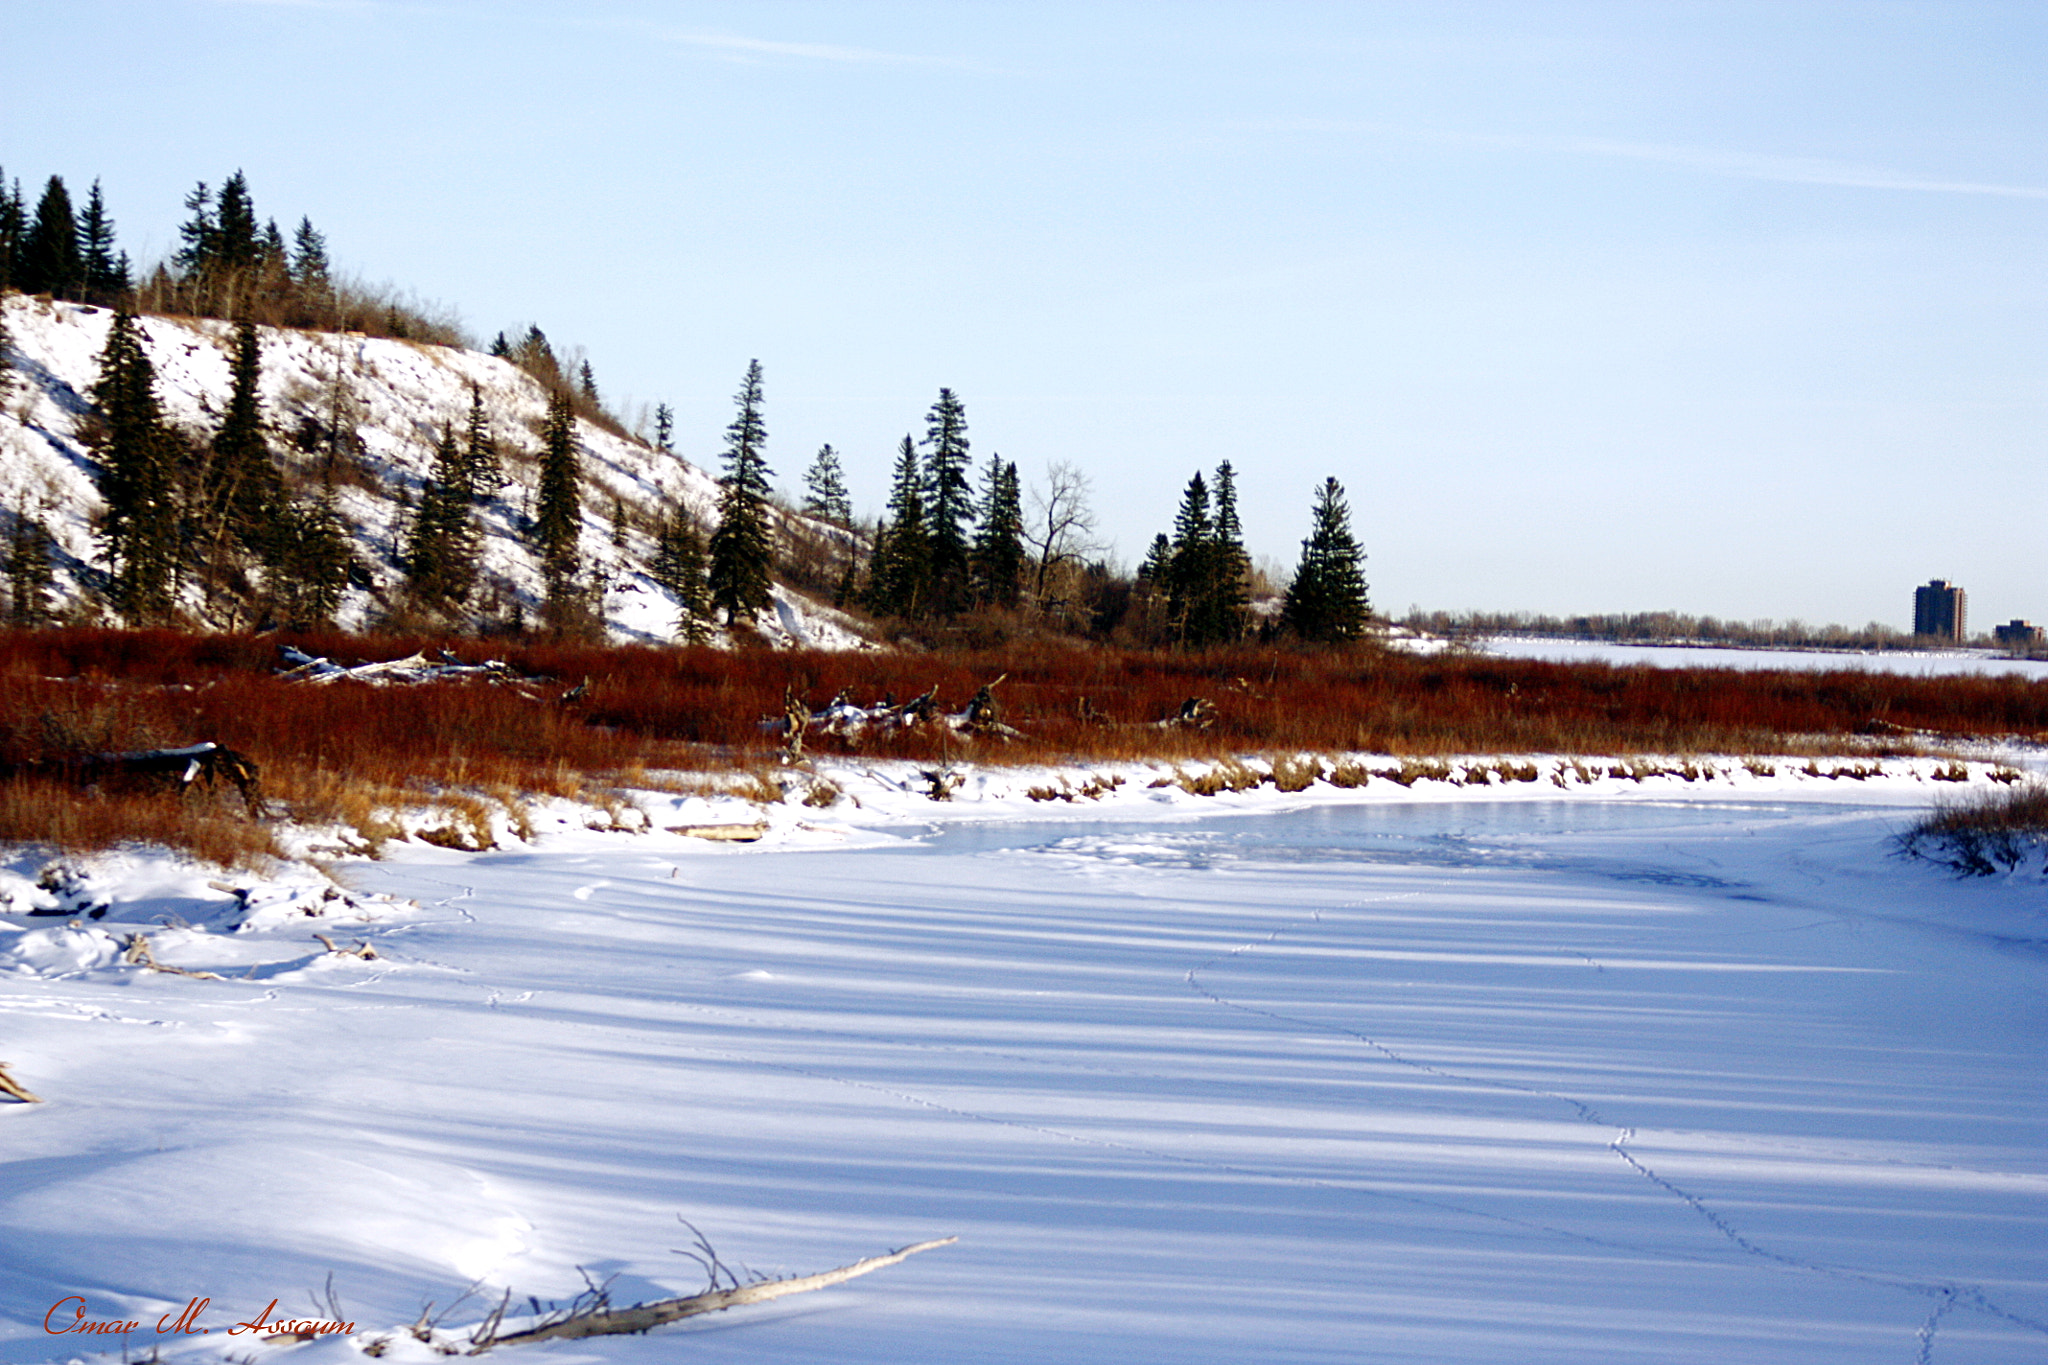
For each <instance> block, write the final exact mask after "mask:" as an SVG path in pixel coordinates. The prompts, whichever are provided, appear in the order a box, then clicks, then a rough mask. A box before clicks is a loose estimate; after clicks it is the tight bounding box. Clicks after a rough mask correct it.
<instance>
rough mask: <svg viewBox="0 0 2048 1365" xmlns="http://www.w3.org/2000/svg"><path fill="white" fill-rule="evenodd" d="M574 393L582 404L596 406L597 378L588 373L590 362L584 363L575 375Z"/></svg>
mask: <svg viewBox="0 0 2048 1365" xmlns="http://www.w3.org/2000/svg"><path fill="white" fill-rule="evenodd" d="M576 392H577V394H578V395H579V396H580V397H581V398H582V399H583V401H584V402H586V403H588V404H590V405H591V406H592V407H596V406H597V376H596V375H594V374H592V373H591V371H590V362H589V361H587V360H586V361H584V362H583V367H582V368H581V369H580V370H578V371H577V374H576Z"/></svg>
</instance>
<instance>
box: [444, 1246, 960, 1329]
mask: <svg viewBox="0 0 2048 1365" xmlns="http://www.w3.org/2000/svg"><path fill="white" fill-rule="evenodd" d="M959 1240H960V1239H959V1238H958V1237H941V1238H939V1239H938V1240H937V1241H935V1242H919V1243H918V1244H917V1245H915V1246H907V1247H904V1248H903V1249H902V1250H901V1251H892V1252H890V1253H889V1254H888V1255H886V1256H870V1257H868V1258H867V1259H866V1260H861V1261H855V1262H854V1263H853V1264H851V1265H843V1266H840V1267H839V1268H838V1269H836V1270H825V1271H820V1272H819V1273H818V1274H816V1275H798V1276H794V1277H792V1278H790V1279H787V1280H762V1281H760V1282H759V1283H757V1284H743V1285H739V1286H737V1287H736V1288H732V1289H713V1290H708V1291H706V1292H705V1293H702V1294H690V1295H687V1296H685V1297H683V1298H676V1299H657V1300H655V1301H654V1302H653V1303H640V1304H635V1305H633V1306H632V1307H631V1308H600V1309H597V1310H595V1311H592V1312H589V1313H580V1314H577V1315H576V1316H574V1317H571V1318H568V1319H565V1320H564V1321H561V1322H552V1323H548V1324H545V1325H544V1326H540V1327H529V1328H527V1329H525V1330H524V1331H519V1332H508V1333H506V1334H505V1335H504V1336H498V1335H496V1334H495V1333H487V1334H485V1335H484V1336H483V1337H482V1338H481V1339H480V1340H478V1341H476V1342H475V1343H474V1344H473V1345H472V1346H471V1348H470V1351H469V1354H471V1355H482V1354H483V1353H484V1352H485V1351H488V1350H491V1349H492V1348H493V1347H498V1346H522V1345H524V1344H526V1343H527V1342H530V1341H560V1340H575V1339H576V1338H579V1337H601V1336H628V1335H631V1334H633V1333H637V1332H646V1331H649V1330H651V1329H653V1328H656V1327H660V1326H661V1325H663V1324H664V1323H670V1322H680V1321H681V1320H682V1319H684V1318H692V1317H696V1316H698V1315H699V1314H703V1313H722V1312H724V1311H725V1310H726V1309H728V1308H738V1307H739V1306H740V1305H741V1304H748V1303H766V1302H767V1301H768V1300H770V1299H779V1298H783V1297H785V1296H787V1295H790V1294H808V1293H810V1292H811V1291H812V1290H815V1289H829V1288H831V1287H832V1286H833V1285H835V1284H844V1283H845V1282H846V1281H848V1280H851V1279H853V1278H855V1277H856V1276H860V1275H866V1274H868V1273H869V1272H871V1271H876V1270H882V1269H884V1268H886V1267H888V1266H892V1265H896V1264H898V1263H900V1262H902V1261H905V1260H908V1259H909V1258H910V1257H912V1256H915V1255H917V1254H918V1253H919V1252H920V1251H930V1250H931V1249H932V1248H934V1247H943V1246H951V1245H952V1244H953V1243H955V1242H957V1241H959Z"/></svg>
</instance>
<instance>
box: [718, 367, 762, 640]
mask: <svg viewBox="0 0 2048 1365" xmlns="http://www.w3.org/2000/svg"><path fill="white" fill-rule="evenodd" d="M734 401H735V402H736V403H738V404H739V415H738V416H737V417H735V418H734V419H733V423H732V425H731V426H729V427H727V428H726V429H725V467H726V472H725V477H724V478H723V479H721V480H719V482H720V484H721V485H723V488H724V491H723V492H722V493H720V494H719V498H718V529H717V530H715V531H713V532H712V533H711V566H710V574H709V578H710V585H711V604H712V607H713V608H714V609H715V610H718V611H722V612H724V613H725V621H726V624H727V625H728V626H730V625H732V624H734V623H735V622H737V621H740V620H742V619H744V620H748V621H751V620H753V619H754V617H755V616H756V615H757V614H758V613H760V612H761V611H763V610H765V609H766V608H767V606H768V603H769V602H770V601H771V600H772V598H771V594H770V591H769V570H770V569H771V568H772V566H773V561H774V549H773V546H772V545H771V543H770V541H769V534H768V495H769V487H768V474H769V469H768V460H767V456H766V454H765V453H764V452H765V448H766V446H767V443H768V428H767V426H766V425H765V424H764V422H763V420H762V417H761V362H760V361H758V360H755V361H750V362H749V363H748V365H747V377H746V379H745V380H743V381H742V382H741V384H740V391H739V393H738V394H737V395H735V397H734Z"/></svg>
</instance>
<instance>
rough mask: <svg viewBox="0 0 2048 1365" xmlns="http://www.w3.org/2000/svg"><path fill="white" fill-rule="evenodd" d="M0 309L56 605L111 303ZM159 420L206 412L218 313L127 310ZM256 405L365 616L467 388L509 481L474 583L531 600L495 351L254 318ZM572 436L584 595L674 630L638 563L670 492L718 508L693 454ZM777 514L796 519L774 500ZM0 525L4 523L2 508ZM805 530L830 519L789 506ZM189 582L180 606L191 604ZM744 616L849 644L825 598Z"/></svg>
mask: <svg viewBox="0 0 2048 1365" xmlns="http://www.w3.org/2000/svg"><path fill="white" fill-rule="evenodd" d="M0 314H4V320H5V323H6V328H7V332H8V335H9V336H10V337H11V338H12V340H13V349H12V352H11V353H10V355H9V356H8V357H7V358H8V359H9V360H10V361H11V362H12V369H11V371H10V370H6V369H0V376H4V378H5V379H6V380H7V382H8V388H7V389H6V391H5V392H4V395H0V396H4V400H5V401H4V402H0V510H4V511H5V512H6V513H12V514H17V515H23V516H30V517H34V518H37V519H38V520H40V521H42V522H43V524H44V525H45V526H46V527H47V528H48V529H49V531H50V533H51V535H52V537H53V538H54V539H55V541H56V544H57V549H58V554H57V564H56V569H57V581H56V584H55V594H54V595H55V598H56V600H57V603H58V605H59V606H60V607H68V606H70V605H71V604H73V603H76V602H78V601H79V600H80V599H81V598H82V597H86V596H88V594H87V591H86V589H87V586H88V583H87V580H88V578H89V572H90V570H92V569H94V568H99V569H104V568H105V559H104V556H103V554H102V553H101V549H100V547H99V546H98V545H97V544H96V542H95V539H94V535H93V518H94V517H95V515H96V514H97V513H98V511H99V508H100V506H101V499H100V496H99V490H98V486H97V484H96V482H95V466H94V463H93V459H92V455H91V451H90V450H89V448H88V447H87V444H86V442H85V439H84V432H85V428H86V426H87V425H88V423H89V418H90V414H91V412H92V403H91V400H90V397H89V395H90V393H91V391H92V388H93V385H94V384H95V383H96V382H97V381H98V377H99V357H100V353H101V352H102V351H103V350H104V349H105V348H106V340H107V329H108V327H109V326H110V325H111V323H112V321H113V314H112V313H110V312H108V311H107V310H106V309H103V308H91V307H87V306H85V305H83V304H75V303H62V302H51V301H50V300H48V299H38V298H29V297H25V296H23V295H20V294H0ZM142 331H143V335H144V338H145V344H146V346H147V349H148V351H149V355H150V360H151V363H152V365H153V366H154V368H155V371H156V380H157V384H156V388H157V395H158V398H159V399H160V401H161V402H162V405H163V409H164V416H165V419H166V420H167V421H168V422H169V423H170V424H171V425H172V426H174V427H176V428H177V429H179V430H180V431H182V432H184V433H186V434H187V435H189V436H192V437H194V438H195V439H197V440H199V441H201V442H202V443H203V442H204V441H206V440H208V439H210V438H211V436H212V434H213V432H214V431H215V430H216V429H217V428H218V427H219V425H220V420H221V414H222V413H223V412H224V411H225V409H226V406H227V400H228V395H229V392H230V389H231V387H232V383H231V373H230V360H231V349H232V345H233V329H232V328H231V327H230V326H229V325H228V324H227V323H224V322H208V321H196V320H190V319H175V318H163V317H146V318H144V319H142ZM262 338H263V382H262V398H263V411H264V415H265V418H266V424H267V427H268V434H269V437H270V444H271V449H272V452H273V454H274V455H275V456H276V458H277V459H278V460H279V461H280V464H281V466H282V467H283V468H284V470H285V472H286V475H287V478H288V480H289V481H290V482H291V483H292V484H294V485H296V486H298V487H299V488H301V489H302V490H305V491H308V492H310V491H311V490H315V489H317V488H318V487H319V486H320V482H321V480H322V478H323V477H325V475H326V474H327V473H329V472H334V473H336V475H337V477H336V484H337V502H338V510H339V512H340V514H341V517H342V519H343V521H344V522H345V523H346V524H347V525H348V526H349V528H350V532H351V537H352V542H353V550H354V553H355V556H356V559H357V561H358V563H359V564H360V565H361V566H362V567H363V569H364V577H365V579H366V583H367V586H365V585H360V584H359V585H356V586H352V587H351V588H350V589H349V591H348V593H347V594H346V599H345V601H344V602H343V605H342V609H341V612H340V614H339V620H340V623H341V624H342V625H343V626H346V627H348V628H351V629H360V628H362V627H365V626H369V625H374V624H375V623H376V622H377V620H378V619H379V618H380V616H381V615H382V614H383V613H384V612H386V611H387V610H388V609H389V607H390V606H391V605H392V603H393V602H394V601H395V600H396V596H397V590H398V586H399V584H400V580H401V577H402V571H401V569H400V566H399V564H398V561H397V551H398V547H399V546H400V545H401V544H402V543H403V539H404V530H403V527H404V524H405V520H406V517H407V515H408V512H407V507H406V504H405V503H402V502H401V501H400V498H401V497H403V498H405V499H408V500H410V501H411V502H415V503H416V502H417V500H418V497H419V492H420V489H421V488H422V487H423V485H424V483H425V481H426V478H427V475H428V473H429V471H430V470H431V469H432V467H433V462H434V448H435V445H436V443H437V442H438V441H439V440H440V439H441V435H442V433H443V432H444V431H445V430H448V429H451V428H452V429H453V430H455V431H456V432H457V433H458V434H459V433H460V432H461V431H462V430H463V429H464V424H465V423H466V422H467V421H468V418H469V411H470V394H471V392H472V390H474V391H475V392H476V393H478V394H480V395H481V396H482V399H483V403H484V409H485V413H486V416H487V419H488V422H489V426H490V431H491V435H492V438H493V440H494V441H495V442H496V443H497V446H498V450H499V454H500V459H501V462H502V464H503V466H504V472H505V475H506V476H507V478H508V480H509V482H508V483H507V484H506V485H505V486H504V487H503V488H501V489H499V490H498V492H497V495H496V496H494V497H492V498H491V499H490V500H489V501H487V502H486V503H485V504H484V505H483V506H481V507H480V508H479V509H478V529H479V531H480V532H481V536H482V555H481V579H482V581H483V583H484V584H485V585H486V587H485V591H486V592H487V593H488V592H497V593H499V594H501V595H502V596H503V597H504V598H505V600H506V601H507V602H508V603H509V602H511V601H513V600H515V599H516V600H518V601H520V602H521V603H523V604H524V607H525V609H526V610H527V611H528V612H529V613H531V612H532V611H534V610H535V609H536V608H537V606H538V604H539V602H540V599H541V595H542V582H541V574H540V568H539V564H538V561H537V560H536V559H535V557H534V554H533V551H532V548H531V546H530V545H529V543H528V537H527V536H526V535H525V534H524V532H523V531H522V525H523V519H524V518H525V517H527V516H528V515H529V514H530V512H531V498H532V489H533V486H534V484H535V481H536V477H537V473H536V456H537V453H538V451H539V449H540V434H539V433H540V431H541V428H542V424H543V421H544V419H545V417H546V412H547V394H546V392H545V391H544V390H543V389H542V387H541V386H540V384H539V383H537V382H536V381H535V380H534V379H533V378H532V376H530V375H528V374H526V373H525V372H524V371H523V370H521V369H519V368H518V367H517V366H516V365H513V364H512V363H511V362H510V361H507V360H501V359H497V358H494V357H492V356H488V355H483V354H480V353H478V352H475V351H463V350H456V349H453V348H451V347H446V346H427V345H420V344H417V343H413V342H407V341H394V340H388V339H380V338H373V337H364V336H360V335H357V334H355V333H340V334H336V333H322V332H298V331H287V330H283V329H279V328H264V329H262ZM323 430H340V431H342V432H344V433H345V434H346V436H347V437H349V438H350V439H352V440H353V441H354V442H356V443H358V444H359V449H358V452H357V453H356V454H355V455H353V456H344V457H343V458H342V460H341V461H340V464H339V465H338V466H337V467H336V469H335V470H334V471H329V470H328V469H327V455H326V452H325V449H324V447H322V446H320V444H319V441H318V440H315V441H312V442H308V443H306V444H309V445H311V446H313V447H315V448H313V449H302V448H300V447H301V442H300V441H299V440H298V437H299V434H300V433H301V432H310V433H312V434H313V435H314V436H315V437H318V436H319V433H321V432H322V431H323ZM576 435H577V440H578V443H579V449H580V453H581V454H580V458H581V461H582V471H583V488H582V502H583V530H582V560H583V564H584V568H585V574H586V577H587V578H588V579H589V580H590V581H591V582H593V583H598V584H601V585H602V587H603V594H602V601H603V611H604V616H605V620H606V623H607V625H608V626H609V627H610V629H611V633H612V635H613V637H614V638H615V639H618V640H622V641H641V640H670V639H673V638H675V635H676V623H677V619H678V613H677V608H676V603H675V601H674V599H673V598H672V597H671V596H670V595H669V594H668V592H667V591H665V590H664V589H663V588H661V587H660V585H658V584H657V583H655V582H654V580H653V579H652V578H651V577H650V576H649V574H648V567H649V565H650V564H651V563H652V562H653V558H654V551H655V546H654V540H653V536H652V534H651V528H652V527H653V526H654V525H655V524H656V522H657V520H658V518H659V517H660V516H661V515H662V514H663V513H664V512H665V511H666V510H667V509H669V508H678V507H679V508H682V509H683V510H685V511H687V512H688V513H689V514H690V515H691V516H692V517H694V518H695V519H696V521H697V522H698V524H699V525H700V526H703V527H706V528H708V527H710V526H714V525H716V524H717V517H716V515H715V509H716V506H717V501H718V481H717V479H716V478H715V477H714V476H713V475H712V474H710V473H708V472H707V471H706V470H705V469H704V468H703V467H702V466H700V465H699V464H696V463H693V462H692V461H690V460H688V459H685V458H682V457H681V456H678V455H675V454H671V453H668V452H664V451H660V450H657V449H655V448H653V447H652V446H650V445H648V444H647V443H646V442H644V441H640V440H636V439H633V438H630V437H625V436H619V435H616V434H614V433H612V432H610V431H607V430H605V429H604V428H602V427H599V426H596V425H594V424H592V423H590V422H587V421H584V420H582V419H581V418H579V419H577V423H576ZM684 439H685V442H686V448H687V449H689V450H691V451H694V452H696V453H697V454H698V455H699V456H700V458H702V459H704V460H705V461H707V462H710V463H715V462H716V460H717V458H718V454H719V450H720V434H719V433H717V432H703V433H695V434H694V435H693V436H691V435H688V434H686V436H685V437H684ZM615 503H616V504H622V505H623V506H624V507H625V508H627V509H628V512H629V514H630V515H629V520H630V521H631V524H630V525H629V526H628V528H627V529H626V531H625V535H624V538H623V543H621V544H615V543H614V540H613V534H614V533H613V524H612V513H613V507H614V504H615ZM777 516H778V518H780V520H779V523H778V524H782V525H794V524H798V523H799V522H801V519H795V518H788V517H785V516H782V514H780V513H778V514H777ZM0 523H5V524H8V525H11V522H9V521H8V520H7V519H6V518H4V517H0ZM801 524H803V525H806V526H808V527H810V528H811V531H812V533H813V534H817V535H820V536H831V535H841V534H844V533H842V532H836V531H834V530H833V529H832V528H829V527H825V526H823V525H822V524H819V523H812V522H801ZM202 605H203V604H202V603H201V602H200V600H199V598H198V596H197V590H196V588H195V589H192V590H191V591H190V592H189V593H188V598H187V600H186V602H185V606H186V608H187V610H189V611H192V612H194V613H195V614H196V613H199V612H200V611H201V610H202ZM759 626H760V631H761V633H762V635H764V636H765V637H767V638H768V639H769V640H770V641H771V642H774V643H777V644H795V645H806V646H812V647H816V648H822V649H845V648H853V647H856V646H858V645H859V644H860V642H861V641H860V636H859V634H858V632H857V631H856V630H855V629H854V627H853V623H852V622H851V621H849V620H848V619H847V618H846V617H844V616H843V615H841V614H840V613H838V612H835V611H833V610H832V609H831V608H829V607H824V606H820V605H819V604H817V603H815V602H812V601H810V600H809V599H807V598H805V597H803V596H802V595H801V594H798V593H795V592H791V591H788V590H787V589H784V588H782V587H780V586H778V588H777V590H776V601H775V605H774V607H773V609H772V610H771V611H770V612H769V613H767V614H766V615H764V616H763V617H762V618H761V620H760V622H759Z"/></svg>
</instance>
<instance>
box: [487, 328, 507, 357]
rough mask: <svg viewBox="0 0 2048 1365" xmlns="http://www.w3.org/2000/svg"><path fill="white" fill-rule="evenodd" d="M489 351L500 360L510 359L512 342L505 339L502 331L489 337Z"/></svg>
mask: <svg viewBox="0 0 2048 1365" xmlns="http://www.w3.org/2000/svg"><path fill="white" fill-rule="evenodd" d="M490 353H491V354H492V355H494V356H496V357H497V358H498V359H500V360H510V359H511V358H512V343H511V342H509V341H507V340H505V334H504V333H503V332H500V333H498V334H497V335H496V336H495V337H492V338H491V352H490Z"/></svg>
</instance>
